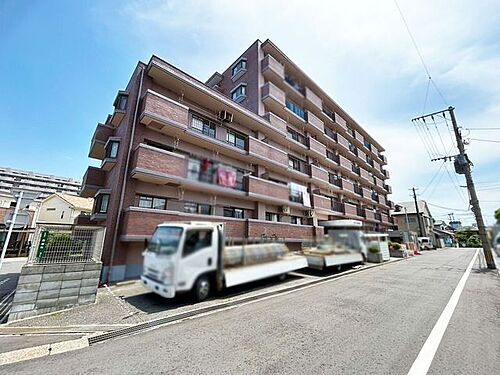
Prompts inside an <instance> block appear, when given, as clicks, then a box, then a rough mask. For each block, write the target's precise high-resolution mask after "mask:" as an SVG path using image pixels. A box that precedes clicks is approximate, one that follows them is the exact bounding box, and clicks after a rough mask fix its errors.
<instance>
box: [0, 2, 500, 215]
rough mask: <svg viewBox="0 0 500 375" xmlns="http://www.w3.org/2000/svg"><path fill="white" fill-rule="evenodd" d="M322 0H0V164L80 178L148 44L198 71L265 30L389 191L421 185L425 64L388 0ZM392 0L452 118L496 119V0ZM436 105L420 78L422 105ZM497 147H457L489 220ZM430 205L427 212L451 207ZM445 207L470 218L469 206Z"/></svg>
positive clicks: (424, 173)
mask: <svg viewBox="0 0 500 375" xmlns="http://www.w3.org/2000/svg"><path fill="white" fill-rule="evenodd" d="M326 3H327V2H324V1H309V2H307V6H304V5H303V4H304V3H303V2H301V1H297V0H290V1H287V2H286V3H284V2H278V1H276V2H271V1H261V0H258V1H252V2H245V3H238V4H236V2H232V1H222V0H217V1H191V0H187V1H179V2H175V1H159V0H158V1H156V0H152V1H118V0H116V1H36V0H34V1H30V2H22V1H15V0H6V1H5V0H4V1H2V2H1V3H0V46H1V50H0V54H1V55H2V56H1V59H0V69H1V71H2V74H1V75H0V127H1V129H2V132H1V134H2V141H3V142H2V147H1V148H0V165H2V166H10V167H14V168H21V169H28V170H35V171H39V172H44V173H52V174H56V175H62V176H68V177H74V178H78V179H81V177H82V175H83V173H84V171H85V169H86V167H87V166H88V165H89V164H92V165H96V161H93V160H91V159H88V157H87V153H88V147H89V143H90V138H91V136H92V133H93V131H94V129H95V125H96V124H97V123H98V122H102V121H104V119H105V118H106V115H107V114H108V113H109V112H110V111H111V109H112V102H113V99H114V97H115V95H116V91H117V90H119V89H122V88H124V87H125V85H126V83H127V80H128V78H129V76H130V73H131V72H132V70H133V68H134V66H135V64H136V63H137V61H138V60H144V61H147V60H148V59H149V57H150V55H151V54H152V53H155V54H157V55H159V56H161V57H163V58H164V59H166V60H168V61H169V62H171V63H173V64H174V65H177V66H179V67H180V68H181V69H183V70H185V71H187V72H188V73H190V74H192V75H194V76H196V77H198V78H200V79H202V80H204V79H206V78H208V77H209V76H210V75H211V73H213V71H215V70H219V71H220V70H222V69H223V68H225V67H226V66H227V65H228V64H230V63H231V62H232V61H233V60H234V59H235V58H236V57H237V56H238V54H239V53H241V52H242V51H243V50H244V49H245V48H246V47H247V46H248V45H249V44H250V43H252V42H253V41H254V40H255V39H257V38H259V39H261V40H265V39H266V38H270V39H271V40H273V42H275V43H276V44H277V45H278V46H279V47H280V48H281V49H282V50H283V51H284V52H285V53H286V54H288V56H289V57H290V58H292V59H293V60H295V61H296V62H297V64H298V65H299V66H301V67H302V69H303V70H304V71H305V72H306V73H307V74H308V75H309V76H311V77H312V78H313V79H314V80H315V81H316V82H317V83H318V84H320V85H321V86H322V87H323V88H324V89H325V90H326V91H327V92H328V93H330V95H331V96H332V97H333V98H334V99H335V100H336V101H337V102H338V103H339V104H340V105H342V106H343V107H344V108H345V109H346V110H347V111H348V112H349V113H350V114H351V115H352V116H353V117H354V118H356V119H357V121H358V122H359V123H360V124H362V126H364V127H365V129H367V130H368V131H369V132H370V133H371V134H373V135H374V136H375V137H376V138H377V139H379V140H380V142H381V143H382V144H383V145H384V146H385V148H386V149H387V156H388V159H389V166H388V169H389V171H390V172H391V181H390V184H391V185H393V188H394V189H393V190H394V194H393V196H392V197H391V199H392V200H394V201H396V202H397V201H403V200H407V199H408V198H409V197H408V190H407V189H408V188H410V187H412V186H416V187H420V189H421V190H420V191H423V190H424V188H425V186H426V185H427V183H428V181H429V180H430V179H431V177H432V176H433V175H434V173H435V172H436V170H437V169H438V168H439V164H438V163H432V162H430V161H429V157H428V155H427V154H426V152H425V149H424V146H423V144H422V142H421V140H420V139H419V137H418V135H417V133H416V131H415V129H414V128H413V127H412V125H411V123H410V121H409V120H410V119H411V118H412V117H415V116H417V115H420V114H422V110H423V104H424V97H425V92H426V87H427V80H426V76H425V72H424V70H423V68H422V66H421V64H420V61H419V59H418V55H417V53H416V52H415V49H414V48H413V46H412V45H411V42H410V39H409V37H408V34H407V33H406V30H405V29H404V25H403V23H402V21H401V18H400V17H399V14H398V13H397V8H396V7H395V5H394V2H393V0H381V1H377V2H373V1H361V0H353V1H350V2H348V4H346V3H347V2H345V1H332V2H328V3H327V4H326ZM285 4H286V6H285ZM399 4H400V6H401V9H402V10H403V12H404V14H405V16H406V18H407V20H408V23H409V25H410V28H411V30H412V32H413V34H414V36H415V38H416V40H417V43H418V44H419V46H420V50H421V52H422V55H423V56H424V59H425V61H426V63H427V65H428V66H429V68H430V70H431V74H432V76H433V78H434V81H435V82H436V83H437V84H438V87H439V88H440V89H441V91H442V92H443V94H444V96H445V99H446V102H447V104H451V105H453V106H455V107H456V108H457V116H458V119H459V122H460V124H461V125H463V126H464V127H495V126H496V127H499V124H500V121H499V120H500V75H499V74H498V72H499V71H500V28H498V24H500V19H499V17H500V5H499V3H498V1H484V0H481V1H463V0H457V1H455V2H453V4H454V5H453V7H450V6H449V5H450V4H449V2H446V1H441V0H438V1H432V2H431V1H428V2H414V1H407V0H400V1H399ZM276 15H279V17H276ZM445 106H446V105H445V103H444V102H443V101H442V100H441V98H440V97H439V96H438V95H437V93H436V91H435V90H432V89H431V90H430V93H429V99H428V103H427V105H426V110H428V111H433V110H438V109H442V108H444V107H445ZM440 126H443V125H440ZM441 130H442V131H443V134H444V135H445V136H446V135H447V133H446V132H445V128H441ZM471 137H474V138H487V139H497V140H499V139H500V131H496V132H495V131H481V132H480V131H474V132H472V133H471ZM436 142H437V141H436ZM445 142H449V138H446V141H445ZM499 149H500V147H498V144H495V143H487V142H474V141H472V142H471V145H470V146H469V150H468V152H469V155H470V158H471V159H472V160H473V161H474V162H475V169H474V175H475V177H476V180H477V181H478V182H480V184H479V185H478V186H479V188H480V189H481V191H480V198H481V199H482V200H483V209H484V211H485V212H484V216H485V218H486V219H487V221H488V222H489V223H492V218H491V215H492V214H491V213H492V210H493V209H494V208H496V207H499V206H500V190H498V189H488V188H490V186H495V185H492V184H489V183H490V182H493V183H495V182H498V183H500V177H499V175H500V173H499V172H500V166H499V165H500V164H499V163H500V150H499ZM448 168H449V169H450V171H451V172H452V168H451V165H450V166H449V167H448ZM443 170H444V169H443ZM439 177H441V178H439ZM459 179H460V180H459V183H461V184H463V181H462V177H459ZM436 180H439V181H440V183H439V184H438V185H437V186H436V188H435V189H433V188H432V187H431V188H428V189H427V190H426V191H425V194H424V195H423V198H424V199H428V200H429V202H432V203H435V204H437V205H441V206H444V207H450V208H458V209H466V208H467V204H466V202H464V199H463V197H462V198H461V197H460V195H459V194H458V193H457V192H456V190H457V189H458V188H456V187H454V186H453V185H454V184H455V185H456V182H455V178H454V177H451V178H450V176H448V175H447V174H446V173H444V172H443V173H442V175H441V174H439V175H438V177H437V178H436ZM497 186H498V185H497ZM464 192H465V191H464ZM465 200H466V199H465ZM432 211H433V213H434V215H435V216H438V217H439V218H445V217H446V216H445V214H446V213H447V212H451V210H448V209H439V208H436V207H434V208H433V210H432ZM455 212H456V213H457V215H458V214H460V215H461V217H463V218H464V219H465V222H467V223H469V222H470V221H471V220H470V213H466V212H460V211H455Z"/></svg>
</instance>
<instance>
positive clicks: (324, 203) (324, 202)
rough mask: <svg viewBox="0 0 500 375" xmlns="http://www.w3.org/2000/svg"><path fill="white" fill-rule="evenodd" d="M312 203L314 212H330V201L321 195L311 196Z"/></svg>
mask: <svg viewBox="0 0 500 375" xmlns="http://www.w3.org/2000/svg"><path fill="white" fill-rule="evenodd" d="M313 203H314V208H315V209H316V210H327V211H329V210H331V209H332V200H331V199H330V198H328V197H325V196H323V195H318V194H313Z"/></svg>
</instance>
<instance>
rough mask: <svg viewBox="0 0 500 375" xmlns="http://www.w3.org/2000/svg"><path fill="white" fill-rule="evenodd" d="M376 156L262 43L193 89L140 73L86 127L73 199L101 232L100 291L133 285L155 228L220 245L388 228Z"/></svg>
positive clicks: (154, 66) (378, 150)
mask: <svg viewBox="0 0 500 375" xmlns="http://www.w3.org/2000/svg"><path fill="white" fill-rule="evenodd" d="M383 151H384V149H383V148H382V146H381V145H380V144H379V143H378V142H377V141H376V140H375V139H374V138H372V137H371V136H370V135H369V134H368V133H367V132H366V131H365V130H364V129H363V128H362V127H361V126H360V125H359V124H358V123H357V122H356V121H355V120H354V119H352V118H351V117H350V116H349V115H348V114H347V113H346V112H345V111H343V110H342V108H340V107H339V106H338V105H337V104H336V103H335V102H334V101H333V99H331V98H330V97H329V96H328V95H327V94H326V93H325V92H324V91H323V90H321V89H320V88H319V86H317V85H316V84H315V83H314V82H313V81H312V80H311V79H309V78H308V77H307V75H306V74H305V73H303V72H302V71H301V70H300V69H299V68H298V67H297V66H296V65H295V64H294V63H293V62H292V61H291V60H290V59H288V58H287V57H286V56H285V55H284V54H283V53H282V52H281V51H280V50H279V49H278V48H277V47H276V46H275V45H274V44H273V43H272V42H271V41H269V40H266V41H265V42H261V41H259V40H258V41H256V42H255V43H253V44H252V45H251V46H250V47H249V48H248V49H247V50H246V51H245V52H244V53H243V54H242V55H241V56H240V57H239V58H238V59H236V60H235V61H234V63H233V64H232V65H230V66H229V68H228V69H227V70H226V71H224V72H223V73H215V74H213V75H212V76H211V77H210V78H209V79H208V81H207V82H201V81H199V80H197V79H196V78H193V77H192V76H190V75H188V74H186V73H185V72H183V71H182V70H180V69H178V68H176V67H174V66H172V65H170V64H169V63H167V62H166V61H164V60H162V59H160V58H159V57H157V56H152V57H151V59H150V61H149V62H148V63H147V64H145V63H142V62H140V63H139V64H138V65H137V67H136V69H135V71H134V72H133V74H132V77H131V79H130V81H129V83H128V85H127V87H126V88H125V90H123V91H119V92H118V93H117V96H116V99H115V101H114V111H113V113H112V114H111V115H109V116H108V118H107V119H106V121H105V123H103V124H98V125H97V128H96V130H95V132H94V135H93V137H92V141H91V147H90V151H89V156H90V157H92V158H96V159H100V160H102V162H101V166H100V167H99V168H96V167H89V168H88V170H87V172H86V173H85V176H84V178H83V187H82V192H81V195H82V196H84V197H94V202H95V203H94V209H93V213H92V216H91V220H92V221H94V222H100V223H101V224H102V225H106V227H107V234H106V240H105V248H104V252H103V261H104V266H105V267H104V272H103V278H104V279H107V273H108V271H109V266H110V265H113V268H112V276H111V278H112V279H113V280H121V279H125V278H132V277H136V276H138V275H139V274H140V272H141V270H142V255H141V253H142V250H143V248H144V244H143V241H144V239H145V238H147V237H148V236H150V235H151V233H152V232H153V230H154V228H155V227H156V225H157V224H159V223H162V222H165V221H179V220H182V221H186V220H202V221H215V222H224V223H225V225H226V233H227V235H228V237H229V238H230V241H231V242H234V243H237V242H242V241H262V240H267V239H273V240H275V239H278V240H281V241H284V242H286V243H287V244H288V245H289V246H290V247H292V248H299V247H300V246H301V244H302V243H303V242H304V241H311V240H314V239H320V238H322V236H323V229H322V227H321V226H320V223H321V221H322V220H329V219H358V220H362V221H363V222H364V225H365V228H366V229H367V230H379V231H380V230H385V229H386V228H388V227H389V226H390V225H391V222H390V219H389V209H390V208H391V207H392V203H391V202H390V201H389V200H387V194H389V193H391V188H390V186H388V185H387V184H386V180H387V179H388V178H389V173H388V172H387V170H386V169H385V168H384V165H386V163H387V162H386V158H385V157H384V155H383Z"/></svg>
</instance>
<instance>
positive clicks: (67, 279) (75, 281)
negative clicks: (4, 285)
mask: <svg viewBox="0 0 500 375" xmlns="http://www.w3.org/2000/svg"><path fill="white" fill-rule="evenodd" d="M101 268H102V263H101V262H98V263H96V262H88V263H77V264H75V263H73V264H49V265H25V266H23V268H22V270H21V276H20V277H19V282H18V285H17V290H16V294H15V296H14V300H13V302H12V309H11V310H10V315H9V321H13V320H18V319H22V318H26V317H30V316H35V315H40V314H45V313H49V312H53V311H57V310H62V309H64V308H67V307H70V306H77V305H82V304H86V303H93V302H95V298H96V293H97V286H98V284H99V276H100V275H101Z"/></svg>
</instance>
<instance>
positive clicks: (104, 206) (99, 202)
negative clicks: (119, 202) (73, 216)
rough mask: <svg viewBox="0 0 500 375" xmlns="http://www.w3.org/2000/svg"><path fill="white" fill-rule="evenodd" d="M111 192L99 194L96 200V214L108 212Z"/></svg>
mask: <svg viewBox="0 0 500 375" xmlns="http://www.w3.org/2000/svg"><path fill="white" fill-rule="evenodd" d="M108 204H109V194H99V195H98V196H97V198H96V200H95V209H94V212H95V213H96V214H106V213H107V212H108Z"/></svg>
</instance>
